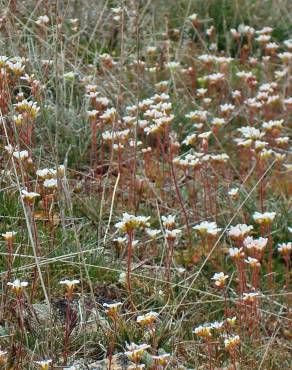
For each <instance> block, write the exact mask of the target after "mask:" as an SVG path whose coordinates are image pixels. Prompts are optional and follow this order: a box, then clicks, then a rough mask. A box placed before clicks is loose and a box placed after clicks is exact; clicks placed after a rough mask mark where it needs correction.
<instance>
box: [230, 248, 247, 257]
mask: <svg viewBox="0 0 292 370" xmlns="http://www.w3.org/2000/svg"><path fill="white" fill-rule="evenodd" d="M228 252H229V255H230V257H231V258H234V259H239V258H242V257H244V252H243V249H242V248H229V250H228Z"/></svg>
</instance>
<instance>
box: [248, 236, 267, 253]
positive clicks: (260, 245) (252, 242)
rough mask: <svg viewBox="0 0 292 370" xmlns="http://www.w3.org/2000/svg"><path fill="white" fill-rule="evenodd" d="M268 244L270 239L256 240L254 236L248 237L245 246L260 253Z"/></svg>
mask: <svg viewBox="0 0 292 370" xmlns="http://www.w3.org/2000/svg"><path fill="white" fill-rule="evenodd" d="M267 243H268V238H262V237H260V238H258V239H254V238H253V237H252V236H248V237H246V238H245V239H244V241H243V244H244V246H245V247H246V248H248V249H255V250H257V251H259V252H261V251H263V250H264V248H265V247H266V245H267Z"/></svg>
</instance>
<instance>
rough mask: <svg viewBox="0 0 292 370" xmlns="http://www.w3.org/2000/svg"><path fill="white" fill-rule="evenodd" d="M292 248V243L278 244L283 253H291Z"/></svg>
mask: <svg viewBox="0 0 292 370" xmlns="http://www.w3.org/2000/svg"><path fill="white" fill-rule="evenodd" d="M291 250H292V243H291V242H288V243H281V244H278V252H279V253H281V254H282V255H289V254H290V253H291Z"/></svg>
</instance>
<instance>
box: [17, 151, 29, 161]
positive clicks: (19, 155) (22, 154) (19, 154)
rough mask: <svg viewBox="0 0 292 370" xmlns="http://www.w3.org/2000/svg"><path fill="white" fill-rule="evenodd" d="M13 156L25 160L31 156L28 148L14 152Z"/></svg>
mask: <svg viewBox="0 0 292 370" xmlns="http://www.w3.org/2000/svg"><path fill="white" fill-rule="evenodd" d="M13 157H14V158H16V159H19V160H21V161H23V160H25V159H27V158H28V157H29V154H28V151H27V150H22V151H20V152H13Z"/></svg>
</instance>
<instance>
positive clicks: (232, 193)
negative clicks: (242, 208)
mask: <svg viewBox="0 0 292 370" xmlns="http://www.w3.org/2000/svg"><path fill="white" fill-rule="evenodd" d="M228 195H229V196H230V198H232V199H237V198H238V197H239V189H238V188H232V189H230V190H229V192H228Z"/></svg>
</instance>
